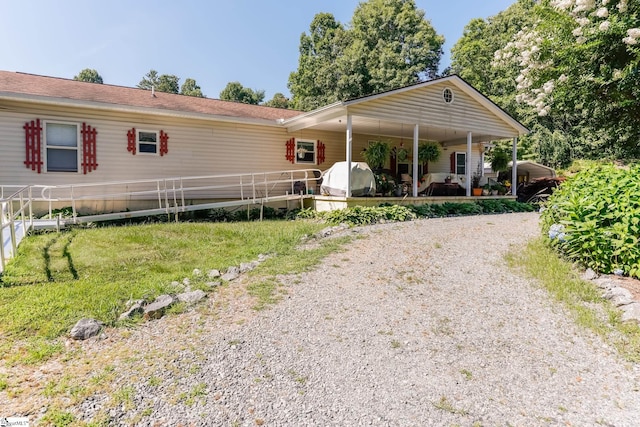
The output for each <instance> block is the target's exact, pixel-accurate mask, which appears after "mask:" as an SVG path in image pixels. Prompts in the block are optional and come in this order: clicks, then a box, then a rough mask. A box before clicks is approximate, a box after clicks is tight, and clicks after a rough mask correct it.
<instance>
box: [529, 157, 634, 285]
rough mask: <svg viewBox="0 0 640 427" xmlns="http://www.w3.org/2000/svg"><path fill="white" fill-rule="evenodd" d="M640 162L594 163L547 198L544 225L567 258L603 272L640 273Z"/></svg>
mask: <svg viewBox="0 0 640 427" xmlns="http://www.w3.org/2000/svg"><path fill="white" fill-rule="evenodd" d="M638 194H640V166H639V165H637V164H636V165H632V166H629V167H628V168H621V167H617V166H614V165H612V164H604V165H596V166H593V167H591V168H586V169H583V170H581V171H579V172H578V173H577V174H576V175H575V176H573V177H571V178H569V179H568V180H567V181H566V182H565V183H563V184H562V185H561V186H560V187H559V188H558V189H557V190H556V191H555V192H554V193H553V195H552V196H551V197H550V198H549V200H548V202H547V204H546V209H545V210H544V211H543V213H542V229H543V232H544V233H545V234H546V235H547V236H549V239H550V243H551V244H552V245H554V246H555V247H556V248H557V249H558V250H560V251H561V252H562V253H564V254H565V255H566V256H567V257H568V258H569V259H571V260H573V261H576V262H579V263H581V264H582V265H584V266H585V267H590V268H592V269H594V270H595V271H598V272H602V273H612V272H614V271H615V270H621V271H622V272H623V273H624V274H628V275H630V276H635V277H640V247H639V245H638V237H639V236H640V198H639V197H638Z"/></svg>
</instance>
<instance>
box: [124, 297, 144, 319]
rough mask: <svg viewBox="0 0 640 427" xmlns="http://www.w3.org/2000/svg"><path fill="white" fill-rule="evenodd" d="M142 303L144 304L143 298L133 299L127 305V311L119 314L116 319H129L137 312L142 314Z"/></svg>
mask: <svg viewBox="0 0 640 427" xmlns="http://www.w3.org/2000/svg"><path fill="white" fill-rule="evenodd" d="M143 304H144V301H143V300H138V301H133V304H131V305H130V306H129V309H128V310H127V311H125V312H124V313H122V314H121V315H120V317H119V318H118V320H126V319H131V318H132V317H133V316H135V315H137V314H142V312H144V307H143ZM127 305H128V304H127Z"/></svg>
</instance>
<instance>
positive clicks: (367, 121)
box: [282, 75, 529, 145]
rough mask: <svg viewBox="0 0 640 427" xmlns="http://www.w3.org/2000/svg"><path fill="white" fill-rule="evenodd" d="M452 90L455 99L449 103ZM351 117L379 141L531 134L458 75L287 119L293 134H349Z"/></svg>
mask: <svg viewBox="0 0 640 427" xmlns="http://www.w3.org/2000/svg"><path fill="white" fill-rule="evenodd" d="M447 89H448V91H449V93H450V94H452V96H453V98H452V99H451V102H445V100H444V92H445V91H446V90H447ZM348 115H351V116H352V126H353V132H354V133H358V134H368V135H376V136H380V137H403V138H412V136H413V125H415V124H418V125H419V139H421V140H433V141H438V142H440V143H442V144H443V145H450V144H456V143H461V142H463V141H466V138H467V133H468V132H472V135H473V142H486V141H491V140H497V139H507V138H514V137H518V136H521V135H524V134H527V133H529V130H528V129H527V128H526V127H525V126H523V125H522V124H521V123H520V122H518V121H517V120H516V119H514V118H513V117H511V116H510V115H509V114H508V113H507V112H505V111H504V110H502V109H501V108H500V107H499V106H497V105H496V104H495V103H493V102H492V101H491V100H490V99H489V98H487V97H486V96H484V95H482V94H481V93H480V92H478V91H477V90H476V89H475V88H473V87H472V86H471V85H470V84H469V83H467V82H466V81H464V80H463V79H462V78H461V77H459V76H457V75H452V76H448V77H443V78H439V79H434V80H430V81H427V82H422V83H418V84H415V85H411V86H406V87H403V88H400V89H395V90H391V91H388V92H383V93H379V94H375V95H370V96H365V97H362V98H357V99H352V100H349V101H340V102H336V103H333V104H330V105H327V106H324V107H321V108H319V109H316V110H313V111H311V112H308V113H303V114H301V115H298V116H296V117H292V118H289V119H285V120H282V124H283V125H284V126H285V127H287V130H288V131H289V132H295V131H298V130H301V129H318V130H329V131H342V132H344V131H346V127H347V116H348Z"/></svg>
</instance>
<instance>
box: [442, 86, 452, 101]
mask: <svg viewBox="0 0 640 427" xmlns="http://www.w3.org/2000/svg"><path fill="white" fill-rule="evenodd" d="M442 99H443V100H444V102H445V104H451V103H452V102H453V91H452V90H451V89H449V88H448V87H447V88H444V90H443V91H442Z"/></svg>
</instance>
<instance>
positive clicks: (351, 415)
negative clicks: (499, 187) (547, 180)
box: [79, 213, 640, 426]
mask: <svg viewBox="0 0 640 427" xmlns="http://www.w3.org/2000/svg"><path fill="white" fill-rule="evenodd" d="M538 230H539V229H538V216H537V214H535V213H525V214H506V215H493V216H475V217H462V218H444V219H429V220H419V221H413V222H408V223H399V224H398V223H395V224H383V225H377V226H372V227H364V228H361V229H358V231H357V232H358V233H359V234H362V235H363V236H365V237H366V238H362V239H355V240H354V241H353V242H352V243H350V244H349V245H347V247H346V250H345V251H344V252H339V253H334V254H332V255H331V256H329V257H328V258H326V259H325V260H324V261H323V263H322V264H321V265H320V266H319V267H318V268H317V269H316V270H314V271H312V272H309V273H304V274H301V275H297V276H292V277H283V278H282V280H283V282H284V283H285V289H286V292H287V294H286V296H285V297H284V299H283V300H282V301H280V302H279V303H278V304H276V305H274V306H273V307H272V308H270V309H267V310H264V311H260V312H253V311H251V310H250V309H247V310H245V311H241V314H240V315H238V312H236V317H235V321H231V322H229V321H222V319H223V318H224V316H222V317H221V318H220V319H219V320H218V321H212V320H207V321H205V320H203V317H199V316H198V315H196V314H194V315H192V317H191V320H190V322H191V325H190V326H189V328H191V329H190V332H187V331H185V328H186V327H185V325H184V323H183V324H182V326H181V327H182V332H181V333H182V334H183V335H184V336H185V337H188V339H189V342H188V344H189V345H182V346H181V347H176V348H175V349H173V350H171V351H172V352H173V354H172V355H171V357H169V358H167V356H166V354H165V355H163V356H158V357H154V356H153V355H154V354H160V352H161V350H158V349H157V348H156V347H153V345H154V344H152V342H155V343H156V346H157V342H158V340H159V339H160V336H161V335H162V334H165V333H166V331H162V332H160V329H159V328H166V324H165V326H161V325H162V322H161V321H160V322H150V323H149V324H148V325H147V326H142V327H140V328H139V329H138V330H137V331H136V332H134V335H133V336H132V337H131V339H132V340H135V342H137V343H138V344H137V345H139V346H140V350H141V351H142V352H146V354H147V355H151V356H150V357H147V358H145V359H144V360H145V368H143V369H141V371H140V373H139V375H138V376H137V377H136V376H133V377H130V380H131V381H130V382H129V383H128V384H129V385H130V386H131V387H133V389H134V390H135V392H134V393H133V397H132V398H131V401H130V402H129V403H130V404H125V403H123V404H122V405H119V406H117V407H115V408H111V409H109V413H110V416H111V417H112V422H113V423H118V422H119V423H122V424H138V425H150V426H151V425H167V426H168V425H174V426H175V425H203V426H205V425H207V426H208V425H210V426H217V425H225V426H227V425H237V426H255V425H265V426H361V425H374V426H455V425H460V426H556V425H562V426H594V425H604V426H638V425H640V381H639V379H640V369H639V367H638V366H637V365H631V364H629V363H626V362H624V361H623V360H621V359H620V358H619V357H618V356H617V354H616V353H615V351H614V350H613V349H612V348H609V347H607V346H606V345H605V344H604V343H603V342H602V341H601V340H600V339H599V338H597V337H596V336H594V335H592V334H591V333H590V332H588V331H585V330H582V329H580V328H579V327H577V326H575V324H574V323H573V322H572V321H571V320H570V319H569V315H568V314H567V313H566V312H565V311H564V310H563V309H562V308H561V307H560V306H558V305H557V304H556V303H554V302H553V301H551V299H550V298H549V297H548V296H547V294H546V292H545V291H543V290H541V289H540V288H539V287H537V286H536V285H535V284H534V283H532V282H531V281H530V280H528V279H525V278H523V277H520V276H519V275H518V274H516V273H514V272H512V271H510V270H509V269H508V268H506V267H505V265H504V259H503V257H504V255H505V254H506V253H507V252H509V251H519V250H521V249H522V248H523V247H524V245H525V242H526V240H527V239H529V238H531V237H535V236H537V235H538V233H539V231H538ZM301 256H304V253H301ZM219 303H220V302H219V301H218V302H217V303H216V301H214V300H213V299H212V300H211V301H210V302H209V304H211V305H212V306H214V305H215V304H219ZM220 307H221V310H226V311H227V312H233V311H234V310H237V308H238V307H234V306H220ZM194 331H199V332H194ZM174 333H175V331H174ZM150 346H151V347H153V348H154V350H153V351H151V350H149V348H151V347H150ZM169 347H171V346H170V345H168V347H167V348H169ZM132 375H133V374H132ZM123 384H126V383H123ZM103 402H104V401H103V400H101V398H100V397H99V396H96V397H95V398H94V399H91V400H88V401H85V403H84V404H82V411H83V412H84V416H85V417H87V418H85V419H88V418H90V417H91V416H92V414H95V413H96V411H98V410H100V409H104V408H103V407H102V403H103ZM79 409H80V408H79Z"/></svg>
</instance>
